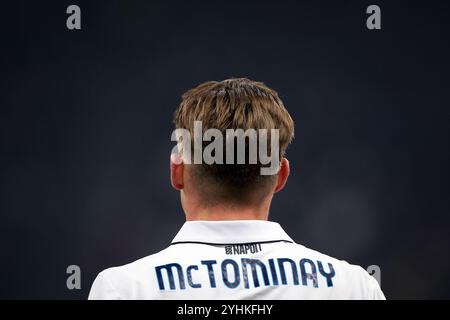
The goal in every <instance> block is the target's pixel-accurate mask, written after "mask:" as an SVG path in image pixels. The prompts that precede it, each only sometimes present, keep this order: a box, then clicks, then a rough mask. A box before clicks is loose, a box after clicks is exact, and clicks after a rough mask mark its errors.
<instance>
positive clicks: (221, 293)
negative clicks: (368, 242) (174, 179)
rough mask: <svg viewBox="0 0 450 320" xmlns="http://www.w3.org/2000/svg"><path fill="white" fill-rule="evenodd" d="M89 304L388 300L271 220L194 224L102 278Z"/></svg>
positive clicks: (357, 270) (367, 279)
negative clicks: (103, 301) (111, 301)
mask: <svg viewBox="0 0 450 320" xmlns="http://www.w3.org/2000/svg"><path fill="white" fill-rule="evenodd" d="M89 299H220V300H230V299H274V300H278V299H298V300H303V299H385V297H384V295H383V292H382V291H381V289H380V286H379V285H378V282H377V281H376V280H375V279H374V278H373V277H371V276H370V275H369V274H368V273H367V272H366V270H364V269H363V268H361V267H359V266H355V265H351V264H348V263H347V262H345V261H342V260H337V259H335V258H332V257H329V256H327V255H324V254H321V253H319V252H317V251H314V250H311V249H308V248H305V247H304V246H302V245H299V244H296V243H294V241H293V240H292V239H291V238H290V237H289V236H288V235H287V234H286V232H285V231H284V230H283V229H282V228H281V226H280V225H279V224H278V223H275V222H269V221H255V220H251V221H250V220H245V221H244V220H241V221H190V222H186V223H185V224H184V225H183V227H182V228H181V230H180V231H179V233H178V234H177V235H176V237H175V239H174V240H173V241H172V243H171V245H170V246H169V247H168V248H167V249H165V250H162V251H161V252H158V253H156V254H153V255H150V256H147V257H145V258H142V259H140V260H137V261H135V262H132V263H130V264H127V265H124V266H120V267H114V268H109V269H106V270H104V271H102V272H101V273H100V274H99V275H98V276H97V278H96V279H95V281H94V283H93V285H92V288H91V292H90V294H89Z"/></svg>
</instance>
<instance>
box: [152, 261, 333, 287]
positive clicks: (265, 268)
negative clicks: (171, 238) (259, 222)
mask: <svg viewBox="0 0 450 320" xmlns="http://www.w3.org/2000/svg"><path fill="white" fill-rule="evenodd" d="M200 273H202V274H200ZM155 275H156V279H157V281H158V286H159V289H160V290H162V291H163V290H168V289H170V290H179V289H181V290H184V289H186V288H187V287H190V288H194V289H198V288H203V287H208V288H218V287H222V288H229V289H235V288H237V287H239V286H241V287H243V288H245V289H250V288H258V287H261V286H279V285H302V286H311V287H314V288H319V286H321V287H322V286H323V287H332V286H333V277H334V276H335V275H336V273H335V271H334V267H333V265H332V264H331V263H326V264H324V263H322V261H319V260H317V261H312V260H310V259H301V260H299V261H294V260H292V259H289V258H275V259H268V260H267V261H262V260H260V259H250V258H241V259H225V260H223V261H221V262H218V261H217V260H201V261H200V263H199V264H193V265H189V266H182V265H181V264H179V263H168V264H165V265H160V266H156V267H155ZM199 279H206V281H203V282H201V281H199Z"/></svg>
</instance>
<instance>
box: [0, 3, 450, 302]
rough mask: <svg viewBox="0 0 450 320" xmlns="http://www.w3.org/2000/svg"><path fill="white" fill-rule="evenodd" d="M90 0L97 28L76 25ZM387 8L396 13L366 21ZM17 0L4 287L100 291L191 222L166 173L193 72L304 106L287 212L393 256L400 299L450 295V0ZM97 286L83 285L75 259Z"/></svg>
mask: <svg viewBox="0 0 450 320" xmlns="http://www.w3.org/2000/svg"><path fill="white" fill-rule="evenodd" d="M73 3H74V4H77V5H79V6H80V7H81V12H82V29H81V30H79V31H69V30H68V29H67V28H66V18H67V16H68V15H67V14H66V8H67V6H68V5H70V4H73ZM370 4H378V5H379V6H380V7H381V12H382V14H381V18H382V30H378V31H369V30H368V29H367V28H366V19H367V17H368V15H367V14H366V8H367V6H368V5H370ZM1 12H2V15H1V17H0V35H1V38H0V48H1V53H0V57H1V60H0V67H1V69H0V72H1V77H0V83H1V87H0V88H1V95H0V106H1V108H0V130H1V160H0V161H1V162H0V170H1V193H0V194H1V201H0V206H1V207H0V210H1V220H0V249H1V251H0V298H12V299H17V298H39V299H44V298H61V299H85V298H86V297H87V295H88V292H89V289H90V286H91V284H92V281H93V280H94V277H95V276H96V274H97V273H98V272H100V271H101V270H103V269H105V268H107V267H111V266H116V265H121V264H125V263H128V262H131V261H133V260H135V259H138V258H141V257H143V256H146V255H149V254H151V253H155V252H157V251H159V250H162V249H163V248H165V247H166V246H167V245H168V244H169V243H170V241H171V240H172V238H173V237H174V236H175V234H176V233H177V231H178V229H179V228H180V227H181V225H182V224H183V218H184V216H183V212H182V211H181V208H180V205H179V201H178V194H177V193H176V192H175V191H174V190H172V189H171V186H170V184H169V179H168V173H169V172H168V161H169V154H170V151H171V149H172V147H173V146H174V144H173V142H171V141H170V134H171V132H172V129H173V128H172V115H173V112H174V110H175V108H176V106H177V104H178V102H179V101H180V95H181V94H182V93H183V92H184V91H186V90H187V89H189V88H191V87H193V86H195V85H197V84H199V83H200V82H203V81H207V80H222V79H225V78H229V77H248V78H251V79H254V80H259V81H263V82H265V83H266V84H267V85H269V86H271V87H273V88H274V89H276V90H277V91H278V92H279V94H280V95H281V97H282V99H283V100H284V102H285V105H286V106H287V108H288V110H289V111H290V113H291V115H292V117H293V118H294V120H295V123H296V139H295V141H294V143H293V144H292V145H291V147H290V149H289V151H288V158H289V159H290V161H291V167H292V175H291V177H290V180H289V183H288V185H287V188H286V189H285V190H284V191H283V192H282V193H280V194H279V195H277V196H276V198H275V200H274V203H273V207H272V211H271V218H272V220H274V221H277V222H280V223H281V224H282V225H283V226H284V227H285V229H286V231H287V232H288V233H289V234H290V235H291V236H292V237H293V238H294V240H296V242H298V243H301V244H303V245H306V246H308V247H311V248H313V249H316V250H319V251H321V252H323V253H326V254H329V255H332V256H336V257H337V258H340V259H344V260H347V261H349V262H351V263H354V264H359V265H361V266H363V267H364V268H366V267H367V266H369V265H372V264H376V265H379V266H380V267H381V272H382V273H381V282H382V289H383V291H384V292H385V295H386V297H387V298H390V299H405V298H414V299H421V298H427V299H428V298H450V272H449V271H450V256H449V252H450V234H449V226H450V216H449V207H450V206H449V170H448V164H449V139H448V138H449V133H450V130H449V120H450V119H449V115H450V112H449V110H450V76H449V72H450V62H449V57H450V44H449V41H450V32H449V25H450V5H449V2H445V1H428V2H424V1H422V2H420V3H417V4H415V3H413V2H411V1H395V2H394V1H387V2H384V1H376V2H373V3H372V2H369V1H339V2H338V1H328V2H323V1H305V2H300V1H251V0H248V1H186V2H182V1H177V2H174V1H76V2H71V1H54V2H50V1H33V2H29V1H7V2H2V3H1ZM71 264H76V265H79V266H80V267H81V270H82V289H81V290H72V291H70V290H68V289H67V288H66V277H67V274H66V268H67V266H68V265H71Z"/></svg>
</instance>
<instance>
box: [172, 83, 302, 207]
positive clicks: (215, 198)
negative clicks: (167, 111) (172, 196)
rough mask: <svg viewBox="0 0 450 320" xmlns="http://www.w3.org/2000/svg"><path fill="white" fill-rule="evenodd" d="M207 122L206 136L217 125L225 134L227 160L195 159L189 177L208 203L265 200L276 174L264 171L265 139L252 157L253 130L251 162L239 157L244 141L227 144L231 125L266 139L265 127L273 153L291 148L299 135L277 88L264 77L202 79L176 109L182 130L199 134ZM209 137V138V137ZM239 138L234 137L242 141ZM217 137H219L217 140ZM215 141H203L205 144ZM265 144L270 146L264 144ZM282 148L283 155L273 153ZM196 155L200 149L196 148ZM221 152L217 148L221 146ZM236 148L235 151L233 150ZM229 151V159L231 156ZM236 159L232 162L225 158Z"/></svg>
mask: <svg viewBox="0 0 450 320" xmlns="http://www.w3.org/2000/svg"><path fill="white" fill-rule="evenodd" d="M198 121H200V122H201V130H202V131H201V135H202V137H203V134H204V133H205V132H206V131H207V130H208V129H216V132H221V133H222V134H223V137H225V138H224V139H223V142H224V143H223V159H224V161H223V162H219V163H217V162H216V163H212V164H207V163H205V162H202V163H201V164H195V162H194V164H189V165H188V166H189V170H188V172H189V179H191V182H192V185H195V188H196V189H197V191H198V194H200V195H201V196H202V199H203V201H204V202H205V203H211V204H214V203H230V204H233V205H239V204H251V203H252V202H257V201H260V200H261V198H262V197H264V196H265V195H267V194H268V193H269V192H271V190H272V189H273V186H274V184H275V181H276V173H277V171H275V172H273V174H271V175H267V174H266V175H264V174H261V169H262V167H264V164H263V163H262V161H261V146H263V145H262V144H261V142H259V143H257V144H255V145H256V148H257V151H258V152H257V160H258V161H257V162H256V163H254V162H252V161H250V155H251V152H252V151H255V149H253V148H252V147H251V144H252V143H253V142H255V141H253V140H252V136H251V135H247V136H246V137H245V139H244V140H243V141H244V143H245V148H244V150H245V152H246V155H245V163H242V161H241V162H239V161H238V157H239V156H238V153H239V152H240V151H239V150H237V148H238V145H239V144H238V143H235V144H234V145H233V148H232V149H231V150H230V149H227V148H226V142H229V140H230V139H229V138H230V136H229V131H231V130H230V129H234V130H237V129H242V130H243V131H245V132H247V130H248V129H251V130H254V131H255V132H256V137H257V139H259V140H261V137H262V136H261V130H260V129H265V130H267V139H266V141H265V142H264V143H266V147H267V153H272V154H270V156H271V157H274V156H276V158H277V159H282V157H284V154H285V151H286V148H287V147H288V145H289V143H290V142H291V140H292V138H293V135H294V124H293V121H292V118H291V117H290V115H289V113H288V112H287V110H286V109H285V107H284V105H283V102H282V101H281V99H280V98H279V97H278V94H277V92H276V91H274V90H272V89H270V88H269V87H267V86H266V85H264V84H263V83H261V82H255V81H251V80H249V79H245V78H240V79H228V80H224V81H221V82H216V81H210V82H205V83H203V84H200V85H199V86H197V87H196V88H194V89H191V90H189V91H187V92H186V93H184V94H183V96H182V101H181V103H180V105H179V107H178V109H177V110H176V112H175V116H174V124H175V127H176V128H177V129H186V130H187V131H189V132H190V133H191V136H192V137H194V136H195V132H194V131H195V129H194V127H195V124H196V123H197V124H198V123H199V122H198ZM272 129H277V130H276V131H277V135H278V137H277V141H276V143H278V145H277V149H273V145H271V137H272V135H273V131H272ZM203 138H204V137H203ZM236 139H237V138H236V137H233V140H234V141H235V142H236ZM211 140H214V139H211ZM208 143H211V142H209V141H206V142H205V141H204V139H203V141H202V143H201V147H202V149H204V148H205V146H207V145H208ZM263 149H264V148H263ZM272 149H273V151H274V152H276V151H278V153H277V154H273V153H274V152H272ZM191 151H192V154H193V153H195V150H194V149H192V150H191ZM216 152H217V149H216ZM230 152H231V153H232V154H231V155H230ZM227 154H228V158H227ZM230 157H231V159H232V160H233V161H232V163H230V162H228V163H226V161H225V159H229V158H230Z"/></svg>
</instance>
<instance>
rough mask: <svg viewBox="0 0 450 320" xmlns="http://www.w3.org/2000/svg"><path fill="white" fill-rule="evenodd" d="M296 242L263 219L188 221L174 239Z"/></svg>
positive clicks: (213, 242) (215, 241) (212, 241)
mask: <svg viewBox="0 0 450 320" xmlns="http://www.w3.org/2000/svg"><path fill="white" fill-rule="evenodd" d="M277 241H284V242H292V243H293V242H294V241H293V240H292V239H291V238H290V237H289V236H288V235H287V233H286V232H285V231H284V230H283V228H282V227H281V226H280V225H279V224H278V223H276V222H271V221H263V220H230V221H228V220H227V221H187V222H185V223H184V225H183V226H182V227H181V229H180V231H179V232H178V234H177V235H176V236H175V238H174V239H173V241H172V244H176V243H186V242H191V243H192V242H193V243H205V244H238V243H239V244H240V243H258V242H277Z"/></svg>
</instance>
